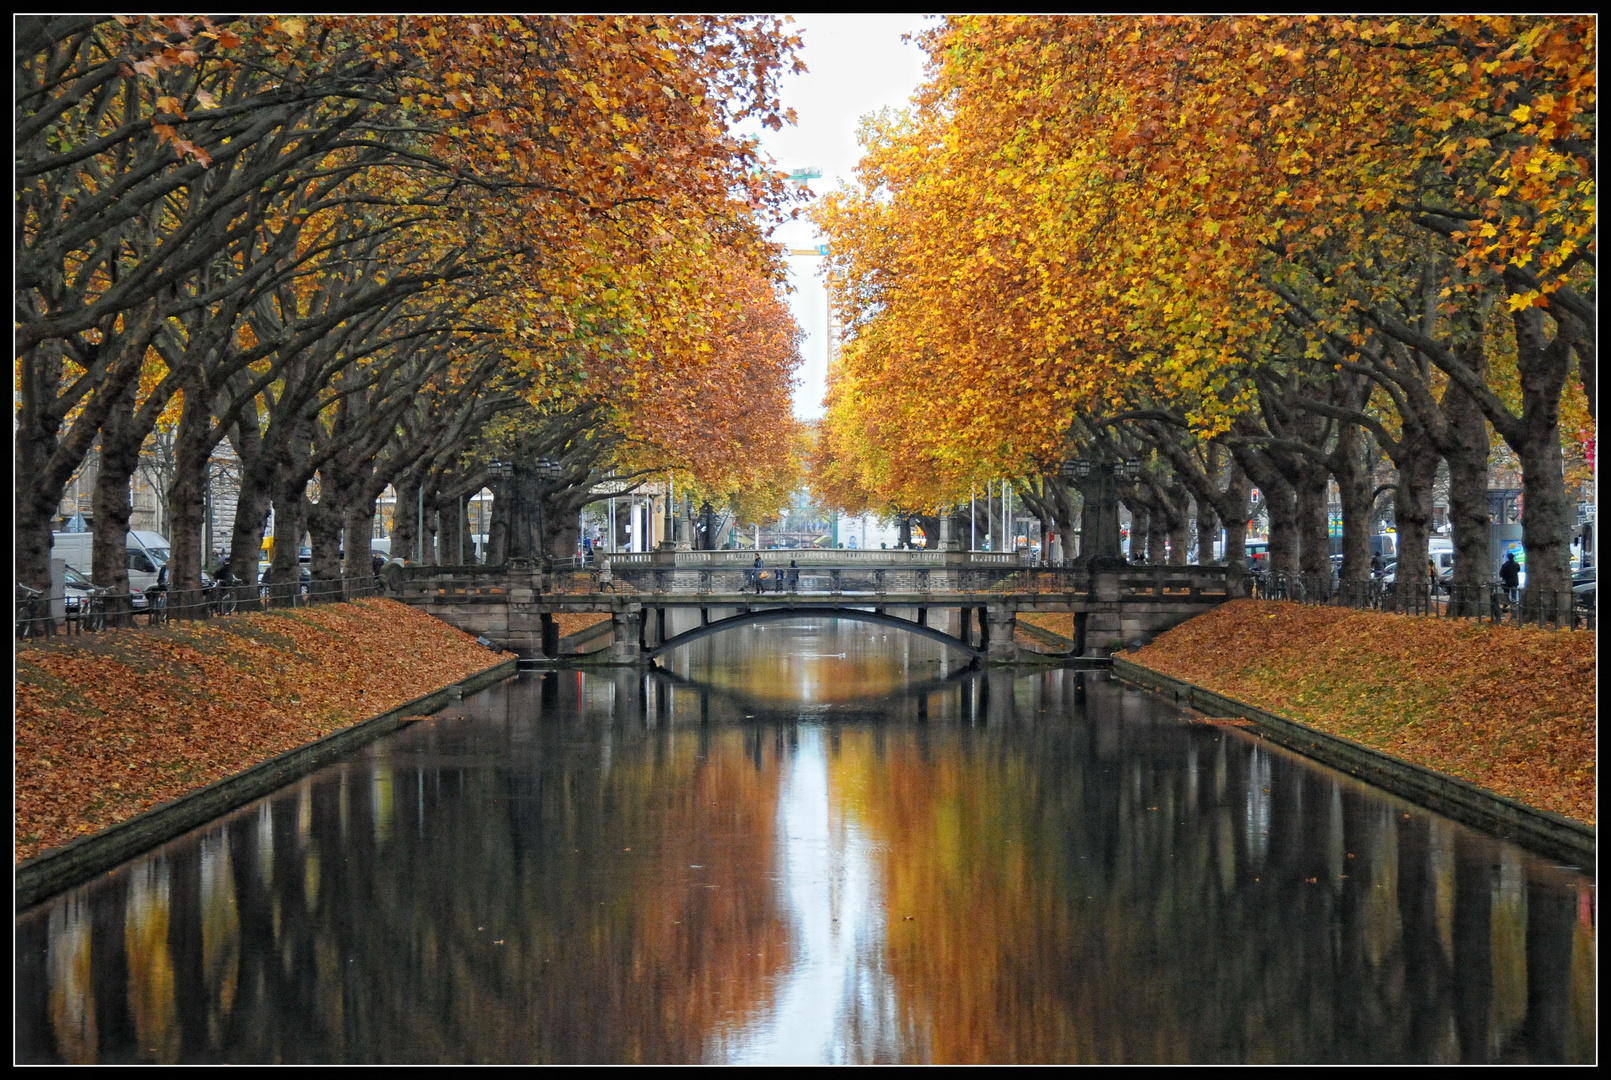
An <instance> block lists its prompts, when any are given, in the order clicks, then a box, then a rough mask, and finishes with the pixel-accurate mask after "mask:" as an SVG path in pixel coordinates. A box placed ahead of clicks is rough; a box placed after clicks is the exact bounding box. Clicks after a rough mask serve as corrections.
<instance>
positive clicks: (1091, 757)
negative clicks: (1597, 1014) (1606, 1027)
mask: <svg viewBox="0 0 1611 1080" xmlns="http://www.w3.org/2000/svg"><path fill="white" fill-rule="evenodd" d="M1007 681H1008V680H1007V679H1005V678H1003V679H997V680H995V684H994V685H992V686H991V688H990V692H991V696H992V698H993V699H995V700H999V699H1001V698H1002V697H1003V696H1010V697H1012V698H1013V699H1014V700H1015V702H1016V703H1017V708H1016V710H1015V713H1014V719H1013V720H1012V721H1011V722H1008V723H1005V724H1001V725H999V726H998V725H991V726H986V727H984V728H978V727H974V728H962V729H957V728H948V729H943V730H941V731H932V730H931V731H928V732H918V733H916V734H912V735H910V736H909V737H903V738H899V739H897V738H891V737H885V738H878V737H877V736H876V735H875V734H874V733H870V732H865V731H862V732H856V733H854V735H853V734H852V733H848V732H847V733H846V734H845V735H844V736H843V738H842V739H841V740H840V741H839V743H838V745H839V747H840V753H839V756H838V758H836V760H835V764H834V775H835V777H836V779H837V781H838V783H839V785H840V788H841V790H842V791H843V792H844V793H845V795H844V798H846V799H847V800H849V802H850V803H851V804H852V805H851V807H850V809H851V812H854V813H856V814H858V815H859V816H861V818H862V819H863V821H864V822H865V824H866V826H867V828H868V830H869V832H870V833H872V834H873V835H875V836H877V837H880V838H881V839H883V840H884V841H885V842H884V843H883V844H882V845H880V847H879V850H881V851H883V852H884V853H885V862H886V865H885V867H884V875H885V895H886V897H887V900H888V913H887V920H888V925H889V927H890V939H889V942H888V945H887V963H888V966H889V969H890V970H891V971H892V972H893V975H894V978H895V979H896V980H897V984H898V988H899V996H900V998H901V999H902V1000H903V1001H904V1002H905V1003H906V1007H907V1008H908V1009H909V1010H910V1011H911V1013H912V1014H913V1015H912V1017H911V1018H910V1019H909V1023H911V1024H912V1025H913V1026H914V1027H917V1028H921V1029H923V1030H925V1031H927V1032H930V1033H931V1035H930V1039H931V1044H930V1046H929V1048H928V1049H929V1052H930V1053H932V1055H933V1057H934V1059H935V1060H939V1061H1010V1060H1017V1061H1037V1060H1039V1061H1054V1060H1055V1061H1067V1060H1084V1061H1171V1060H1178V1061H1214V1060H1225V1061H1297V1060H1329V1061H1368V1060H1383V1061H1419V1060H1430V1061H1439V1060H1446V1061H1459V1060H1467V1061H1471V1060H1478V1061H1486V1060H1494V1059H1505V1058H1509V1059H1523V1060H1525V1059H1528V1058H1533V1059H1536V1060H1562V1059H1565V1058H1571V1057H1578V1058H1580V1059H1582V1057H1583V1055H1586V1054H1591V1053H1592V1038H1593V1036H1592V1026H1590V1027H1589V1029H1588V1030H1587V1031H1585V1030H1584V1023H1585V1021H1584V1019H1583V1016H1582V1014H1583V1010H1582V1009H1581V1007H1579V1008H1578V1009H1577V1010H1576V1013H1575V1015H1577V1019H1575V1020H1573V1019H1572V1016H1570V1015H1569V1013H1573V1010H1572V1009H1571V1008H1570V1006H1569V1004H1568V1003H1569V1001H1571V1000H1573V999H1575V998H1576V997H1577V996H1578V995H1581V994H1583V993H1585V992H1588V993H1592V991H1587V990H1586V988H1587V986H1588V985H1589V983H1587V982H1585V981H1584V974H1583V972H1584V969H1585V966H1587V967H1588V968H1589V971H1590V972H1591V974H1590V975H1589V976H1588V978H1590V979H1592V965H1585V964H1584V963H1583V962H1582V961H1581V960H1580V961H1579V962H1578V964H1577V965H1576V968H1575V969H1574V963H1573V957H1572V950H1573V948H1574V941H1575V940H1576V939H1578V938H1581V937H1582V936H1583V933H1584V932H1587V931H1588V929H1589V923H1588V921H1587V920H1578V919H1575V918H1573V917H1571V913H1570V912H1568V911H1566V910H1564V908H1563V905H1565V906H1566V907H1570V906H1572V905H1573V904H1574V903H1575V897H1576V895H1577V893H1576V888H1575V887H1574V886H1572V885H1570V884H1568V883H1567V882H1566V881H1565V880H1564V879H1558V880H1551V879H1550V878H1549V876H1548V874H1547V872H1544V871H1541V870H1537V869H1536V868H1535V873H1534V874H1533V875H1532V876H1531V877H1530V878H1529V877H1528V876H1527V875H1526V873H1525V871H1524V869H1523V867H1522V864H1521V862H1520V861H1519V858H1518V857H1517V856H1516V855H1515V854H1514V852H1513V850H1512V849H1504V848H1501V847H1500V846H1498V845H1494V844H1491V843H1489V842H1487V841H1485V840H1482V839H1481V838H1478V837H1475V836H1473V835H1472V834H1469V833H1466V832H1465V831H1464V830H1456V829H1455V828H1454V827H1452V826H1450V825H1448V824H1447V823H1445V822H1442V821H1441V820H1440V819H1433V818H1431V817H1430V816H1429V815H1425V814H1421V813H1417V812H1413V811H1409V810H1407V809H1406V808H1403V807H1401V806H1399V805H1398V804H1396V803H1394V802H1391V801H1388V800H1382V799H1379V798H1374V797H1370V796H1368V795H1367V794H1366V793H1365V791H1364V790H1363V789H1361V788H1358V787H1356V786H1354V785H1352V784H1350V783H1348V782H1347V781H1344V780H1341V779H1339V778H1335V777H1333V776H1331V775H1329V774H1326V773H1323V772H1319V771H1316V770H1314V769H1312V768H1310V767H1308V766H1307V765H1304V764H1302V763H1300V762H1298V761H1296V760H1294V759H1293V758H1291V757H1289V756H1287V755H1285V754H1283V753H1280V752H1272V751H1270V750H1269V749H1267V748H1265V747H1263V746H1262V745H1261V744H1259V743H1258V742H1257V741H1256V740H1253V739H1249V738H1246V737H1244V736H1243V735H1241V734H1240V733H1233V732H1230V731H1226V730H1224V729H1215V728H1207V727H1199V728H1195V729H1191V728H1182V727H1181V726H1180V725H1179V724H1178V723H1176V722H1172V721H1169V720H1167V719H1163V718H1161V717H1155V716H1149V715H1148V713H1149V712H1150V710H1147V709H1144V708H1136V707H1135V706H1136V705H1138V704H1139V702H1138V701H1137V700H1136V699H1130V700H1129V701H1121V700H1117V699H1116V698H1115V697H1114V695H1113V693H1112V691H1111V690H1110V689H1109V688H1106V687H1104V686H1102V685H1100V684H1093V685H1092V687H1091V689H1090V691H1089V693H1088V694H1087V695H1086V697H1085V700H1084V701H1083V702H1082V703H1081V704H1082V706H1083V710H1082V711H1083V713H1084V722H1083V723H1080V724H1075V725H1068V724H1067V723H1066V722H1064V721H1062V720H1059V719H1055V718H1056V717H1059V716H1060V715H1063V714H1064V706H1065V705H1066V704H1069V703H1067V702H1063V701H1061V700H1059V699H1060V697H1061V695H1062V694H1063V693H1064V692H1065V691H1066V687H1065V686H1063V685H1060V684H1058V683H1056V682H1055V681H1051V682H1049V681H1047V680H1046V678H1045V677H1044V676H1040V677H1033V678H1020V679H1015V680H1011V681H1012V684H1013V685H1011V686H1010V687H1009V686H1005V685H1002V684H1003V683H1005V682H1007ZM1034 698H1041V699H1042V707H1029V705H1028V701H1029V699H1034ZM961 708H963V706H962V705H960V704H959V705H958V709H959V710H960V709H961ZM1183 743H1184V744H1185V745H1182V744H1183ZM945 744H949V745H945ZM1030 763H1032V764H1030ZM1183 958H1184V960H1185V962H1182V961H1183ZM1529 967H1531V968H1532V969H1533V970H1534V978H1533V980H1532V981H1531V982H1529V980H1528V979H1527V974H1526V972H1527V969H1528V968H1529ZM1535 984H1537V985H1539V986H1548V987H1551V988H1553V989H1552V990H1551V991H1549V992H1548V993H1535V992H1534V990H1533V986H1534V985H1535ZM1569 1024H1571V1025H1572V1026H1573V1030H1571V1031H1569V1030H1568V1025H1569Z"/></svg>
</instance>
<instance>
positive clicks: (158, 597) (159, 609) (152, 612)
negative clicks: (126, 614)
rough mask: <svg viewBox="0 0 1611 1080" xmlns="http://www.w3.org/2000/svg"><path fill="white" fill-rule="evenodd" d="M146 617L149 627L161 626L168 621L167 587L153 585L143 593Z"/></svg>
mask: <svg viewBox="0 0 1611 1080" xmlns="http://www.w3.org/2000/svg"><path fill="white" fill-rule="evenodd" d="M145 602H146V608H147V617H148V619H149V622H150V625H152V626H161V625H163V624H164V623H166V622H167V621H168V589H167V586H165V585H164V586H156V585H153V586H152V587H151V588H149V589H147V590H146V591H145Z"/></svg>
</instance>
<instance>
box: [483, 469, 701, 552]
mask: <svg viewBox="0 0 1611 1080" xmlns="http://www.w3.org/2000/svg"><path fill="white" fill-rule="evenodd" d="M508 490H509V485H508V484H507V483H500V484H499V485H498V486H497V487H496V488H494V489H493V495H492V520H491V521H490V522H489V523H488V524H487V565H488V566H502V565H503V564H504V563H506V562H508V561H509V496H508V494H507V492H508ZM711 543H713V540H712V539H711V538H710V537H706V544H707V546H708V545H709V544H711ZM607 546H608V548H609V550H611V551H614V550H615V537H614V536H611V537H609V543H608V545H607Z"/></svg>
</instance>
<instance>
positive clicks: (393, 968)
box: [17, 671, 1595, 1061]
mask: <svg viewBox="0 0 1611 1080" xmlns="http://www.w3.org/2000/svg"><path fill="white" fill-rule="evenodd" d="M1082 687H1083V688H1082ZM483 704H484V703H483ZM478 707H479V706H478ZM539 713H541V714H542V715H543V716H544V717H545V718H546V719H545V722H543V723H541V724H537V723H532V722H531V719H532V718H533V717H535V716H536V715H538V714H539ZM717 714H718V715H717V716H716V717H715V718H714V719H713V718H712V715H711V707H710V701H709V700H708V699H707V698H704V697H701V695H700V694H699V693H698V692H697V691H695V690H692V689H689V688H686V687H684V688H677V687H673V686H671V685H670V684H666V683H662V682H659V681H657V680H655V679H652V678H651V679H645V678H644V677H642V676H641V675H639V674H636V673H633V672H630V671H628V672H622V673H619V674H617V675H614V676H611V677H595V676H588V677H587V678H586V679H583V678H581V677H579V676H577V675H576V674H575V673H567V674H564V675H549V676H547V677H546V678H544V679H541V680H530V681H525V682H522V683H519V684H514V685H512V686H510V687H508V688H506V689H505V690H504V691H503V692H502V696H501V697H498V698H495V700H494V701H493V702H492V704H491V706H490V711H484V712H483V714H482V717H481V718H480V719H477V720H473V721H471V720H464V721H446V720H445V721H439V722H436V723H433V724H430V725H422V726H421V727H420V728H418V729H414V730H413V731H411V732H409V733H407V734H405V735H404V736H402V737H399V738H397V739H395V740H391V741H390V742H388V743H386V744H382V746H380V747H377V748H375V749H374V750H373V751H372V752H371V753H369V754H367V755H365V756H363V757H361V758H359V759H357V760H355V761H353V762H350V763H348V764H347V765H345V766H343V767H339V768H334V769H331V770H327V771H326V772H324V773H321V774H319V775H318V776H316V777H313V778H310V779H309V780H307V781H304V782H303V783H301V784H300V785H298V786H297V787H296V788H294V789H292V790H289V791H286V792H283V793H281V794H280V795H278V796H276V797H275V798H274V799H272V800H269V801H266V802H264V803H262V804H259V805H257V806H254V807H250V808H247V809H246V810H244V811H242V812H240V813H238V814H236V815H234V816H232V817H231V818H230V819H228V820H227V821H225V822H222V823H220V824H219V825H217V826H214V827H212V828H211V829H209V830H207V831H206V832H205V833H203V834H201V835H200V836H197V837H192V838H188V839H185V840H181V841H178V842H176V843H174V844H172V845H169V846H168V847H167V848H165V849H164V850H163V851H162V852H161V853H159V854H158V855H157V856H155V857H152V858H148V859H145V860H141V861H138V862H136V863H134V864H132V865H131V866H129V867H127V868H124V869H121V870H119V871H118V872H117V873H116V874H114V875H111V876H110V877H108V878H106V879H104V880H102V881H100V882H96V883H93V884H91V885H88V886H84V887H82V888H80V889H78V890H75V891H73V892H72V893H69V894H67V895H65V896H63V897H61V898H58V899H57V900H56V901H54V902H52V903H51V904H49V905H45V906H42V907H41V908H38V909H35V910H34V911H32V912H28V913H25V914H24V915H23V916H22V917H21V918H20V919H19V921H18V931H17V943H18V944H17V957H18V960H17V980H18V981H17V986H18V993H19V1004H18V1010H17V1039H18V1054H19V1057H20V1058H21V1059H22V1060H62V1061H92V1060H101V1061H135V1060H144V1061H176V1060H191V1061H201V1060H260V1061H280V1060H284V1061H312V1060H375V1061H433V1060H466V1061H471V1060H474V1061H542V1060H551V1061H657V1060H658V1061H685V1060H698V1059H699V1057H700V1056H701V1054H702V1053H705V1052H708V1048H709V1047H710V1046H712V1045H716V1044H719V1043H720V1040H721V1034H722V1032H724V1031H733V1030H738V1029H741V1028H743V1026H744V1024H745V1023H746V1018H747V1017H752V1016H754V1015H756V1014H757V1013H758V1012H760V1011H761V1010H764V1009H765V1008H766V1007H767V1005H768V1001H769V995H771V994H772V993H773V989H772V988H773V986H774V983H775V981H776V979H777V977H778V975H779V973H780V972H782V971H783V970H784V969H785V967H786V966H787V965H788V964H789V963H790V962H791V959H792V955H791V948H792V946H793V942H791V940H790V938H789V936H788V935H789V933H790V924H789V919H788V918H787V917H786V914H785V912H784V911H783V910H782V905H783V901H782V900H781V899H780V897H779V894H778V887H777V885H776V882H775V880H774V879H775V877H776V874H777V853H776V851H775V850H774V843H775V841H774V832H775V826H776V821H777V803H778V792H779V783H780V765H779V762H780V759H782V758H785V757H786V743H787V739H788V731H789V727H788V725H778V724H774V723H766V724H757V723H748V724H746V723H724V722H721V721H723V720H740V721H742V719H743V715H742V714H740V713H736V712H735V710H734V709H733V708H732V707H730V704H729V706H722V707H719V708H718V709H717ZM836 715H838V714H836ZM851 715H855V714H851ZM870 715H871V714H869V716H870ZM601 717H610V718H612V719H608V720H605V719H601ZM702 721H703V722H702ZM829 731H830V733H831V734H830V737H829V738H828V739H825V740H824V743H825V744H826V745H827V746H828V747H829V750H828V751H827V753H828V755H829V782H830V794H831V800H832V812H833V813H835V814H837V815H840V816H842V817H843V818H845V819H848V820H854V822H855V823H856V825H857V831H858V835H861V836H864V837H869V838H871V842H870V843H869V844H868V845H867V847H866V850H867V851H868V852H870V853H871V857H873V858H874V859H875V860H877V861H878V864H879V865H878V867H877V872H878V873H879V875H880V878H881V880H880V886H879V889H880V895H881V897H882V901H881V902H882V904H883V905H884V908H885V910H884V912H883V915H882V918H881V919H879V920H878V922H879V924H880V925H881V926H883V927H884V932H883V933H884V937H883V940H882V941H881V942H880V941H876V940H871V939H870V940H869V941H868V943H867V945H868V948H870V949H872V950H874V951H875V952H876V954H877V955H876V956H872V957H869V958H868V960H867V961H866V962H865V963H864V965H863V971H862V975H863V976H865V978H864V979H863V980H862V981H863V982H864V983H866V984H867V985H866V986H865V987H860V988H854V992H852V991H847V995H848V998H849V999H853V1000H855V1001H860V1002H862V1004H861V1005H860V1006H858V1008H859V1009H861V1010H862V1011H861V1012H856V1010H855V1009H852V1010H851V1013H852V1014H849V1015H847V1016H846V1017H845V1022H844V1024H843V1025H842V1030H843V1031H844V1032H845V1033H846V1036H845V1037H846V1039H847V1040H849V1042H850V1043H851V1044H854V1046H856V1047H861V1048H862V1051H856V1052H863V1051H864V1052H865V1053H867V1054H868V1055H875V1054H876V1056H880V1057H885V1056H887V1057H892V1058H893V1057H900V1056H907V1057H914V1056H915V1057H928V1058H932V1059H934V1060H942V1061H986V1060H994V1061H1009V1060H1023V1061H1035V1060H1044V1061H1053V1060H1056V1061H1072V1060H1089V1061H1121V1060H1136V1061H1142V1060H1144V1061H1166V1060H1194V1061H1213V1060H1248V1061H1259V1060H1270V1061H1275V1060H1287V1061H1291V1060H1332V1061H1344V1060H1383V1061H1388V1060H1405V1061H1411V1060H1446V1061H1455V1060H1465V1061H1487V1060H1588V1059H1590V1058H1591V1057H1592V1055H1593V1053H1594V1038H1595V1026H1594V1025H1595V1018H1594V993H1595V986H1594V931H1593V921H1594V920H1593V915H1594V912H1593V897H1592V893H1591V892H1590V891H1589V886H1588V884H1587V882H1586V881H1585V880H1584V879H1583V878H1581V877H1572V876H1570V875H1566V874H1556V873H1554V872H1553V871H1551V870H1550V869H1549V868H1548V867H1545V866H1543V865H1542V864H1539V863H1537V862H1534V861H1531V860H1523V859H1522V858H1521V857H1520V856H1518V855H1517V854H1516V853H1515V851H1514V849H1510V848H1505V847H1503V846H1500V845H1497V844H1493V843H1491V842H1489V841H1486V840H1484V839H1482V838H1480V837H1478V836H1476V835H1474V834H1472V833H1469V832H1467V831H1465V830H1462V829H1458V828H1456V827H1454V826H1452V825H1450V824H1448V823H1447V822H1443V821H1442V820H1441V819H1435V818H1432V817H1431V816H1429V815H1425V814H1422V813H1419V812H1416V811H1413V810H1410V809H1408V808H1405V807H1402V806H1400V805H1399V804H1397V803H1395V802H1392V801H1390V800H1382V799H1379V798H1376V797H1373V796H1371V795H1370V794H1369V792H1368V791H1367V790H1366V789H1363V788H1360V787H1357V786H1355V785H1353V784H1352V783H1350V782H1348V781H1346V780H1341V779H1339V778H1336V777H1335V776H1333V775H1332V774H1329V773H1325V772H1323V771H1319V770H1315V769H1312V768H1310V767H1308V766H1306V765H1304V764H1302V763H1301V762H1299V761H1297V760H1295V759H1293V758H1291V757H1289V756H1287V755H1285V754H1284V753H1282V752H1279V751H1272V750H1270V749H1268V748H1266V747H1263V746H1261V745H1260V744H1258V743H1257V742H1256V740H1251V739H1249V738H1247V737H1246V735H1245V734H1244V733H1241V732H1237V731H1230V730H1225V729H1222V728H1214V727H1207V726H1199V727H1183V726H1182V725H1181V724H1180V723H1179V722H1178V720H1176V719H1174V718H1173V717H1171V716H1170V715H1169V714H1168V713H1167V712H1166V711H1164V710H1162V709H1160V708H1158V707H1156V706H1154V705H1151V704H1149V703H1147V701H1146V700H1145V699H1142V698H1140V697H1137V696H1134V695H1128V694H1125V695H1120V694H1118V693H1117V692H1116V691H1114V690H1113V689H1112V688H1111V687H1110V686H1108V685H1107V684H1106V683H1105V682H1104V681H1102V680H1091V681H1090V685H1089V686H1088V687H1086V686H1084V682H1083V680H1081V681H1076V679H1075V678H1074V676H1073V675H1072V674H1071V673H1066V672H1055V671H1038V672H1035V673H1033V674H1028V675H1025V674H1018V675H1015V674H1014V673H1013V672H1011V671H992V672H990V673H989V674H988V675H987V676H984V677H980V678H975V679H971V680H968V681H966V682H964V683H961V684H957V685H950V684H947V685H938V686H935V687H931V688H929V689H927V690H925V691H924V692H922V693H920V694H916V695H912V696H908V697H906V698H902V699H900V700H899V701H897V702H895V703H893V704H892V705H891V706H890V709H889V711H888V713H886V715H885V718H884V720H883V721H882V722H879V723H872V724H862V723H850V724H841V725H835V726H833V727H831V728H830V729H829ZM627 849H631V850H630V851H628V850H627ZM875 983H876V984H877V986H878V987H889V988H892V990H891V991H889V992H887V993H886V992H884V991H882V990H879V991H878V992H873V990H871V989H868V987H872V986H873V984H875ZM891 1003H893V1005H891ZM891 1009H893V1012H891V1011H890V1010H891ZM863 1013H865V1015H863Z"/></svg>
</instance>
